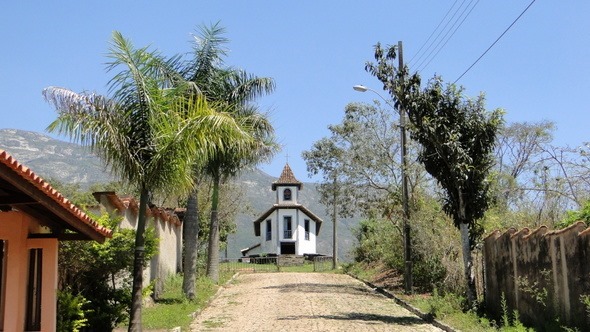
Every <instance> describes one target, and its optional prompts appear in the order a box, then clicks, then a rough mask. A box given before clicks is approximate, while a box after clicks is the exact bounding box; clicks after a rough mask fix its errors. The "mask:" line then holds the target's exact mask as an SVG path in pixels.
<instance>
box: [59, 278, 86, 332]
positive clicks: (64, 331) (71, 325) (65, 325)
mask: <svg viewBox="0 0 590 332" xmlns="http://www.w3.org/2000/svg"><path fill="white" fill-rule="evenodd" d="M88 303H89V301H87V300H86V299H85V298H84V296H82V295H79V294H78V295H73V294H72V293H71V292H70V291H69V290H67V289H65V290H61V291H58V292H57V328H56V330H57V331H58V332H78V331H79V330H80V329H81V328H82V327H84V326H86V325H87V322H88V319H87V318H86V317H84V309H83V308H82V307H83V306H85V305H86V304H88Z"/></svg>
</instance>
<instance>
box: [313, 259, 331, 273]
mask: <svg viewBox="0 0 590 332" xmlns="http://www.w3.org/2000/svg"><path fill="white" fill-rule="evenodd" d="M333 263H334V262H333V260H332V256H316V257H314V258H313V271H314V272H323V271H330V270H332V266H333Z"/></svg>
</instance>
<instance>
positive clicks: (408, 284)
mask: <svg viewBox="0 0 590 332" xmlns="http://www.w3.org/2000/svg"><path fill="white" fill-rule="evenodd" d="M352 88H353V89H354V91H359V92H366V91H371V92H373V93H374V94H376V95H377V96H379V98H381V99H383V101H384V102H385V103H386V104H387V105H389V106H391V107H392V108H393V109H395V107H394V106H393V105H392V104H391V103H390V102H389V101H388V100H387V99H385V98H383V96H382V95H381V94H379V92H377V91H375V90H373V89H371V88H368V87H366V86H364V85H355V86H353V87H352ZM399 124H400V126H399V127H400V144H401V162H402V167H401V172H402V206H403V209H404V217H403V224H404V260H405V266H404V289H405V292H406V293H408V294H409V293H411V292H412V242H411V241H410V222H409V219H410V207H409V205H408V176H407V162H406V152H407V150H406V112H404V111H403V109H402V108H401V107H400V109H399Z"/></svg>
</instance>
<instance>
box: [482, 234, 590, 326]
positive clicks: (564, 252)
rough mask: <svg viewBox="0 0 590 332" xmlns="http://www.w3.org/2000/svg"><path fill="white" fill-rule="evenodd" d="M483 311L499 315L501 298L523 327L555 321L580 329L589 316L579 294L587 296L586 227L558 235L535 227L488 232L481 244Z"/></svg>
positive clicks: (589, 241)
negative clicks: (532, 228)
mask: <svg viewBox="0 0 590 332" xmlns="http://www.w3.org/2000/svg"><path fill="white" fill-rule="evenodd" d="M483 253H484V284H485V302H486V310H487V311H488V312H489V314H490V315H491V316H492V317H494V318H495V319H498V320H499V319H500V317H501V316H502V308H501V298H502V294H504V296H505V299H506V302H507V305H508V308H509V312H510V313H511V312H512V311H513V310H514V309H516V310H518V312H519V314H520V317H521V320H522V321H523V322H524V323H525V324H528V325H531V326H537V327H543V326H546V325H547V324H549V323H551V322H554V321H555V319H556V318H557V317H559V321H560V322H563V323H566V324H567V325H568V326H575V327H578V328H579V329H581V330H583V331H588V330H590V318H589V317H588V313H587V312H586V310H587V309H589V308H586V306H585V305H584V304H582V302H581V300H580V298H581V296H585V295H590V264H589V263H590V261H589V259H590V228H588V229H586V226H585V224H584V223H583V222H578V223H576V224H574V225H572V226H570V227H568V228H565V229H563V230H559V231H548V230H547V228H546V227H544V226H543V227H540V228H538V229H536V230H534V231H531V230H529V229H528V228H524V229H522V230H520V231H516V230H515V229H510V230H508V231H506V232H504V233H500V232H498V231H496V232H494V233H492V234H491V235H489V236H488V237H487V238H486V239H485V240H484V248H483Z"/></svg>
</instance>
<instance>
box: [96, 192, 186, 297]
mask: <svg viewBox="0 0 590 332" xmlns="http://www.w3.org/2000/svg"><path fill="white" fill-rule="evenodd" d="M97 197H98V198H97V199H98V201H99V202H100V204H101V205H102V206H103V207H105V208H106V209H107V211H109V212H110V213H112V212H115V211H116V213H118V214H119V215H120V216H122V217H123V220H122V221H121V222H120V224H119V226H120V227H121V228H126V229H135V228H136V227H137V219H138V211H139V206H138V202H137V201H136V200H134V199H133V198H123V199H121V198H119V197H117V196H116V195H114V194H113V193H105V194H100V195H98V196H97ZM93 212H95V213H100V212H99V211H93ZM147 212H148V213H147V214H148V220H147V223H146V225H147V227H151V228H153V229H154V230H155V234H156V238H157V239H158V241H159V242H158V244H159V246H158V252H157V253H156V255H155V256H154V257H152V259H151V260H150V261H149V262H148V264H147V266H146V267H145V269H144V271H143V283H144V287H146V286H148V285H149V284H150V283H151V282H153V281H155V287H154V297H155V298H158V296H159V295H160V293H161V291H162V290H163V283H164V281H165V279H166V278H167V277H168V276H170V275H172V274H175V273H177V272H179V271H181V269H182V224H181V222H180V221H179V219H178V217H177V216H176V215H175V214H174V213H173V212H172V211H169V210H165V209H162V208H158V207H154V208H151V209H148V211H147Z"/></svg>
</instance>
